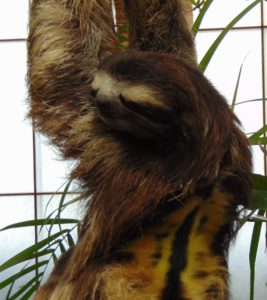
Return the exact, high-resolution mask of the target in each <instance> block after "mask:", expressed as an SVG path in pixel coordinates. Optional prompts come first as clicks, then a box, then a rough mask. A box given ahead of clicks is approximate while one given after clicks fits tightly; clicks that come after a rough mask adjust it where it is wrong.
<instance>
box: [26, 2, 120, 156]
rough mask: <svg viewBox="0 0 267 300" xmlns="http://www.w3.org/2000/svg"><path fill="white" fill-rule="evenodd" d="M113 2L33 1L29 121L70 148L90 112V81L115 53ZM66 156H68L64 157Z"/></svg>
mask: <svg viewBox="0 0 267 300" xmlns="http://www.w3.org/2000/svg"><path fill="white" fill-rule="evenodd" d="M113 29H114V25H113V19H112V13H111V4H110V0H102V1H101V0H88V1H81V0H67V1H66V0H33V1H32V5H31V10H30V20H29V37H28V85H29V97H30V112H29V117H30V118H32V120H33V124H34V126H35V128H37V129H38V130H39V131H41V132H42V133H44V134H46V135H48V136H49V137H50V138H51V139H52V142H53V143H54V144H56V145H57V146H60V147H62V148H63V149H64V148H66V144H68V139H69V138H71V129H72V127H73V124H74V122H75V121H76V120H77V119H78V118H79V116H80V115H82V114H83V113H84V112H85V111H86V110H88V105H89V104H88V102H89V101H88V100H89V99H88V98H89V93H90V89H91V87H90V82H91V80H92V76H93V74H94V73H95V71H96V69H97V66H98V65H99V63H100V62H101V61H102V60H103V59H104V58H105V57H107V56H109V55H110V54H112V52H113V51H114V49H115V43H116V39H115V35H114V30H113ZM65 157H67V155H65Z"/></svg>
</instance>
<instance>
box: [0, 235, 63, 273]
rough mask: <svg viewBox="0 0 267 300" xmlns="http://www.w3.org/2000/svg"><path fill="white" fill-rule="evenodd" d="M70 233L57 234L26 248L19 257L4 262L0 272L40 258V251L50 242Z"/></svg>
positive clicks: (0, 266)
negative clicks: (37, 257)
mask: <svg viewBox="0 0 267 300" xmlns="http://www.w3.org/2000/svg"><path fill="white" fill-rule="evenodd" d="M67 232H69V230H62V231H60V232H57V233H56V234H54V235H51V236H50V237H48V238H46V239H44V240H42V241H40V242H38V243H36V244H34V245H32V246H30V247H28V248H26V249H25V250H23V251H21V252H20V253H18V254H17V255H15V256H13V257H12V258H10V259H9V260H7V261H6V262H4V263H3V264H2V265H0V272H2V271H4V270H6V269H8V268H10V267H13V266H14V265H17V264H19V263H21V262H23V261H26V260H29V259H32V258H33V257H36V256H38V252H37V251H38V250H40V249H42V248H44V247H45V246H47V245H48V244H49V243H50V242H52V241H54V240H56V239H57V238H58V237H59V236H62V235H63V234H64V233H67Z"/></svg>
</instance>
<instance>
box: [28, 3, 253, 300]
mask: <svg viewBox="0 0 267 300" xmlns="http://www.w3.org/2000/svg"><path fill="white" fill-rule="evenodd" d="M116 2H117V3H118V2H120V1H116ZM124 4H125V12H126V16H127V18H128V22H129V47H130V50H128V51H125V52H120V51H119V50H118V49H117V46H116V45H117V42H116V37H115V34H114V30H113V28H114V24H113V18H112V14H111V3H110V1H108V0H33V1H32V5H31V13H30V34H29V41H28V50H29V58H28V64H29V72H28V79H29V94H30V105H31V108H30V113H29V115H30V117H31V118H32V119H33V122H34V125H35V127H36V129H38V130H40V131H41V132H43V133H44V134H46V135H47V136H49V137H50V139H51V141H52V142H53V143H54V144H55V145H57V146H58V148H59V149H60V150H61V152H62V155H63V157H64V158H66V159H75V160H76V161H77V163H76V166H75V168H74V170H73V171H72V173H71V176H72V178H77V179H79V180H80V182H81V185H82V187H83V190H84V199H85V201H86V203H87V205H86V214H85V218H84V220H83V227H82V230H81V233H80V236H79V239H78V242H77V245H76V246H75V247H73V248H72V249H70V250H69V251H68V252H67V253H65V254H64V255H63V256H62V257H61V259H60V260H59V261H58V263H57V264H56V266H55V269H54V271H53V273H52V274H51V276H50V278H49V279H48V281H47V283H46V284H45V285H44V286H42V287H41V288H40V289H39V291H38V292H37V294H36V296H35V298H34V299H35V300H47V299H49V300H57V299H64V300H85V299H87V300H125V299H126V300H141V299H142V300H208V299H221V300H225V299H228V296H229V292H228V278H229V275H228V270H227V252H228V248H229V242H230V241H231V240H232V239H233V238H234V232H235V226H236V222H237V219H238V212H239V209H240V205H246V204H247V203H248V201H249V197H250V190H251V155H250V149H249V145H248V141H247V139H246V137H245V135H244V134H243V133H242V132H241V131H240V129H239V122H238V120H237V118H236V117H235V116H234V115H233V113H232V112H231V110H230V109H229V107H228V105H227V103H226V101H225V99H224V98H223V97H222V96H221V95H220V94H219V93H218V92H217V91H216V90H215V88H214V87H213V86H212V85H211V84H210V83H209V82H208V80H207V79H206V78H205V77H204V76H203V74H202V73H201V72H200V71H199V70H198V68H197V65H196V59H195V49H194V43H193V38H192V36H191V33H190V31H189V23H190V15H189V14H188V17H187V18H186V17H185V16H186V15H187V9H188V3H187V2H186V0H183V1H179V0H167V1H161V0H131V1H128V0H125V3H124Z"/></svg>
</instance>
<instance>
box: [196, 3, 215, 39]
mask: <svg viewBox="0 0 267 300" xmlns="http://www.w3.org/2000/svg"><path fill="white" fill-rule="evenodd" d="M212 2H213V0H207V1H205V3H204V5H203V7H202V8H201V10H200V12H199V14H198V16H197V18H196V21H195V22H194V24H193V27H192V32H193V35H194V36H196V35H197V33H198V31H199V28H200V25H201V23H202V21H203V19H204V16H205V14H206V12H207V11H208V9H209V7H210V5H211V4H212ZM195 5H196V4H195Z"/></svg>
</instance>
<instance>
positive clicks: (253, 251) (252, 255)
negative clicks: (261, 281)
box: [249, 210, 265, 300]
mask: <svg viewBox="0 0 267 300" xmlns="http://www.w3.org/2000/svg"><path fill="white" fill-rule="evenodd" d="M264 214H265V210H259V212H258V216H264ZM261 226H262V223H261V222H255V224H254V228H253V232H252V238H251V243H250V251H249V265H250V300H253V299H254V285H255V262H256V257H257V252H258V246H259V240H260V233H261Z"/></svg>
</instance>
